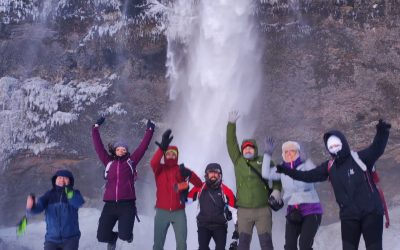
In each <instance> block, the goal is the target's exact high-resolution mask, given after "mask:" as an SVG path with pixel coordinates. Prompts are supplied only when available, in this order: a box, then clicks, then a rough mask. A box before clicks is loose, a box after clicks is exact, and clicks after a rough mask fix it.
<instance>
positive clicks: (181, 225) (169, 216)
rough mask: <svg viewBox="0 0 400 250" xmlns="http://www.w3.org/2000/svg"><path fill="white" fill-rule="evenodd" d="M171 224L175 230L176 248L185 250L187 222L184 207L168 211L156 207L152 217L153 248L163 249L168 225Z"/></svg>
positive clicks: (156, 249)
mask: <svg viewBox="0 0 400 250" xmlns="http://www.w3.org/2000/svg"><path fill="white" fill-rule="evenodd" d="M170 224H172V227H173V229H174V232H175V240H176V249H177V250H186V238H187V224H186V213H185V209H180V210H177V211H168V210H164V209H159V208H156V217H155V218H154V245H153V250H163V249H164V243H165V238H166V236H167V232H168V227H169V225H170Z"/></svg>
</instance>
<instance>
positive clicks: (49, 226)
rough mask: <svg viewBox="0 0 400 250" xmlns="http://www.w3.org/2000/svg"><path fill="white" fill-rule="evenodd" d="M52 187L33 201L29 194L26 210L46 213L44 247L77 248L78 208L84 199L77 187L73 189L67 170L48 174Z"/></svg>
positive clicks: (51, 249) (78, 233) (51, 248)
mask: <svg viewBox="0 0 400 250" xmlns="http://www.w3.org/2000/svg"><path fill="white" fill-rule="evenodd" d="M51 183H52V185H53V188H52V189H51V190H49V191H47V192H46V193H45V194H44V195H43V196H41V197H40V198H39V199H38V200H37V201H36V199H35V198H34V197H33V196H32V195H29V196H28V198H27V201H26V210H27V213H28V214H32V215H34V214H39V213H41V212H42V211H43V210H45V213H46V236H45V242H44V249H45V250H56V249H63V250H77V249H78V247H79V238H80V237H81V232H80V230H79V221H78V209H79V208H80V207H81V206H82V205H83V203H84V202H85V201H84V200H83V197H82V195H81V193H80V192H79V190H76V189H74V177H73V175H72V173H71V172H70V171H68V170H59V171H57V172H56V174H55V175H54V176H53V177H52V179H51Z"/></svg>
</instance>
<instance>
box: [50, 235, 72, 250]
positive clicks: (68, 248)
mask: <svg viewBox="0 0 400 250" xmlns="http://www.w3.org/2000/svg"><path fill="white" fill-rule="evenodd" d="M79 238H80V236H77V237H72V238H70V239H68V240H65V241H64V242H63V243H54V242H50V241H45V242H44V250H78V248H79Z"/></svg>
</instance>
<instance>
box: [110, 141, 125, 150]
mask: <svg viewBox="0 0 400 250" xmlns="http://www.w3.org/2000/svg"><path fill="white" fill-rule="evenodd" d="M113 146H114V148H115V149H116V148H118V147H123V148H125V149H126V151H129V148H128V144H126V143H125V142H123V141H117V142H116V143H114V145H113Z"/></svg>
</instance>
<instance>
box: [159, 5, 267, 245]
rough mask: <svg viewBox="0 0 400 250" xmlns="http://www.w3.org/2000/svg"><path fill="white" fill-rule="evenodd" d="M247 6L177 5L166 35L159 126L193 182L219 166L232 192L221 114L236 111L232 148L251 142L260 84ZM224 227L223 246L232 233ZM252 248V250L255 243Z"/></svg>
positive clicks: (190, 211)
mask: <svg viewBox="0 0 400 250" xmlns="http://www.w3.org/2000/svg"><path fill="white" fill-rule="evenodd" d="M252 3H253V1H251V0H235V1H228V0H201V1H188V0H177V1H175V2H174V5H173V7H172V10H171V13H170V16H169V20H168V21H169V26H168V29H167V40H168V51H167V77H168V79H169V84H170V88H169V97H170V99H171V102H172V105H171V106H172V107H171V110H170V111H169V113H168V114H167V117H166V119H165V120H166V124H168V125H167V126H168V127H170V128H171V129H172V132H173V135H174V140H173V142H172V143H173V144H174V145H177V146H178V148H179V151H180V156H179V158H180V159H179V161H180V162H183V163H185V165H186V166H188V167H189V168H191V169H192V170H194V171H195V172H196V173H197V174H198V175H199V176H200V177H203V175H204V169H205V167H206V165H207V164H208V163H211V162H217V163H220V164H221V166H222V169H223V181H224V183H225V184H227V185H228V186H229V187H231V188H232V189H233V190H234V192H235V190H236V185H235V175H234V171H233V164H232V162H231V160H230V159H229V157H228V152H227V149H226V148H227V146H226V125H227V121H228V113H229V111H231V110H238V111H239V113H240V115H241V116H240V118H239V120H238V122H237V124H238V127H237V136H238V141H239V143H241V141H242V139H244V138H251V137H252V136H253V132H254V130H255V128H256V126H257V119H254V118H255V117H257V110H256V105H255V103H256V100H257V98H259V97H258V92H259V90H260V87H261V81H262V73H261V57H262V48H260V47H261V46H259V42H258V34H257V32H256V30H255V22H254V20H253V18H254V17H253V15H252V9H253V6H252ZM259 144H260V143H259ZM261 146H262V145H261ZM193 207H194V208H193ZM196 209H197V205H192V207H187V208H186V212H187V216H188V229H189V230H188V241H187V242H188V249H194V247H196V246H197V232H196V231H197V230H196V228H197V226H196V223H195V216H196V211H195V210H196ZM230 224H232V223H230ZM229 227H230V230H229V233H228V241H227V247H229V244H230V242H231V240H230V237H231V232H232V227H233V226H232V225H230V226H229ZM170 231H172V230H170ZM169 234H170V233H169ZM255 235H256V234H255ZM253 242H255V244H254V243H253V249H256V248H257V247H258V239H254V240H253ZM189 243H191V244H189ZM211 244H212V243H211ZM254 245H256V246H254ZM254 247H255V248H254Z"/></svg>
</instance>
